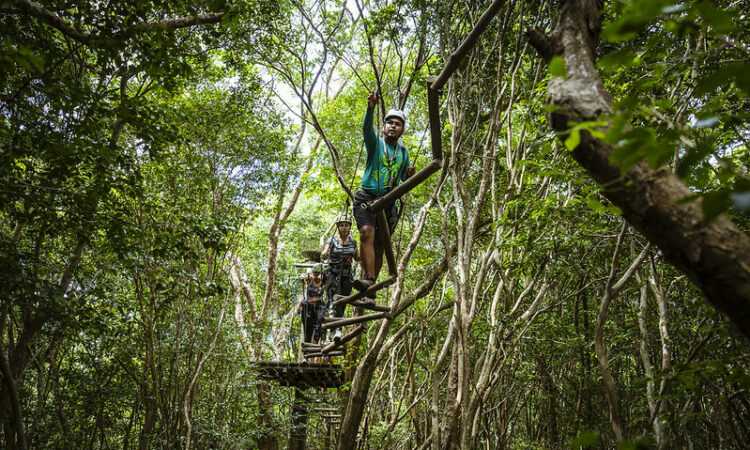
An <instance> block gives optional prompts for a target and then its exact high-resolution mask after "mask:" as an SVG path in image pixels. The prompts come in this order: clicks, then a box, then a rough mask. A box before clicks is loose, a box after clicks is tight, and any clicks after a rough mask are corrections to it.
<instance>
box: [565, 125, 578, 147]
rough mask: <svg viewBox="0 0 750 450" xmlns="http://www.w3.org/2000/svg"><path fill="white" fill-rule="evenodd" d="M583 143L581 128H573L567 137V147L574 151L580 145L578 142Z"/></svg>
mask: <svg viewBox="0 0 750 450" xmlns="http://www.w3.org/2000/svg"><path fill="white" fill-rule="evenodd" d="M580 143H581V130H580V129H578V128H573V129H572V130H570V134H569V135H568V137H567V138H566V139H565V148H567V149H568V150H570V151H573V150H575V149H576V147H578V144H580Z"/></svg>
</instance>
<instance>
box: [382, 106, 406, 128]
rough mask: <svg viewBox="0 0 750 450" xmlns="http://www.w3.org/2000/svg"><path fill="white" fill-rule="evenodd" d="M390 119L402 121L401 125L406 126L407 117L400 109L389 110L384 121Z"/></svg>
mask: <svg viewBox="0 0 750 450" xmlns="http://www.w3.org/2000/svg"><path fill="white" fill-rule="evenodd" d="M389 117H395V118H397V119H400V120H401V124H402V125H404V126H406V116H405V115H404V112H403V111H401V110H400V109H389V110H388V112H387V113H386V115H385V117H384V118H383V121H386V120H388V118H389Z"/></svg>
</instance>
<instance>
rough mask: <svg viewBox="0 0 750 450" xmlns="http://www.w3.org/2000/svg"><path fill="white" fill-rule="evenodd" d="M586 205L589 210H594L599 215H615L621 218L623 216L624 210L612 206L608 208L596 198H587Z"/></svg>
mask: <svg viewBox="0 0 750 450" xmlns="http://www.w3.org/2000/svg"><path fill="white" fill-rule="evenodd" d="M586 205H588V207H589V208H591V209H593V210H594V211H596V212H597V213H599V214H604V215H606V216H609V215H614V216H619V215H622V210H621V209H620V208H618V207H617V206H614V205H610V206H606V205H604V204H603V203H602V202H600V201H599V200H597V199H596V198H587V199H586Z"/></svg>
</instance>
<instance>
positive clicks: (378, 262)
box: [373, 239, 385, 279]
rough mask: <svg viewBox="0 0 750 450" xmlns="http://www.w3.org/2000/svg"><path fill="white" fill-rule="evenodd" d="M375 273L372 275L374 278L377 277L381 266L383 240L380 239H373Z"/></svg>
mask: <svg viewBox="0 0 750 450" xmlns="http://www.w3.org/2000/svg"><path fill="white" fill-rule="evenodd" d="M374 248H375V257H374V259H375V274H374V275H373V277H374V278H375V279H377V278H378V275H380V269H381V268H382V267H383V253H385V247H384V246H383V242H382V241H381V240H380V239H376V240H375V245H374Z"/></svg>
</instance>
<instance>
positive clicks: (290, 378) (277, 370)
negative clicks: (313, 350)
mask: <svg viewBox="0 0 750 450" xmlns="http://www.w3.org/2000/svg"><path fill="white" fill-rule="evenodd" d="M254 366H255V368H256V369H257V370H258V372H259V373H260V374H261V376H263V377H264V378H266V379H269V380H273V381H276V382H277V383H279V384H280V385H281V386H294V387H298V388H308V387H322V388H338V387H341V386H342V385H343V384H344V372H343V369H342V368H341V366H339V365H336V364H313V363H279V362H259V363H255V364H254Z"/></svg>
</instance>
